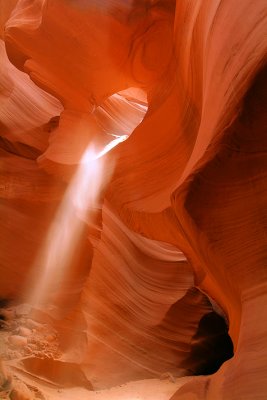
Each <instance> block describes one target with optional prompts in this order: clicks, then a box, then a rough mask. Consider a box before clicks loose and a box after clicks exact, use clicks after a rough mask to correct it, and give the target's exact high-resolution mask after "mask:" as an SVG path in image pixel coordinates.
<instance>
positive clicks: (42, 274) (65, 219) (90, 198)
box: [28, 136, 127, 307]
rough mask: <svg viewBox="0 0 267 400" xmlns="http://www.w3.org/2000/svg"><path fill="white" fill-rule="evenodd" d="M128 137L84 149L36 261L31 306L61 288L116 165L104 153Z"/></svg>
mask: <svg viewBox="0 0 267 400" xmlns="http://www.w3.org/2000/svg"><path fill="white" fill-rule="evenodd" d="M126 139H127V136H120V137H119V138H116V139H114V140H113V141H111V142H110V143H109V144H108V145H107V146H106V147H105V148H104V149H103V150H102V151H100V152H98V153H97V152H96V151H95V150H94V147H93V145H90V146H89V147H88V148H87V149H86V151H85V152H84V154H83V156H82V159H81V161H80V164H79V166H78V168H77V171H76V173H75V175H74V177H73V179H72V181H71V183H70V184H69V187H68V189H67V191H66V193H65V195H64V198H63V200H62V202H61V205H60V206H59V209H58V211H57V214H56V216H55V218H54V221H53V222H52V224H51V227H50V229H49V231H48V234H47V237H46V240H45V243H44V245H43V247H42V249H41V251H40V253H39V256H38V257H37V260H36V262H35V265H34V268H33V271H34V275H35V278H34V282H33V284H32V288H31V289H30V290H28V303H29V304H31V305H32V306H35V307H38V306H41V305H44V304H47V303H50V301H51V295H53V294H55V293H56V292H57V291H59V290H60V286H61V284H62V282H63V278H64V277H65V276H66V274H67V273H68V267H69V266H70V264H71V261H72V260H73V257H74V255H75V249H76V247H77V245H78V242H79V240H80V238H81V234H82V230H83V226H84V221H85V220H86V221H87V222H90V211H91V210H93V209H94V208H96V207H98V202H99V195H100V193H101V190H102V189H103V187H104V186H105V185H106V184H107V181H108V179H109V177H110V176H111V172H112V168H113V166H112V165H110V164H109V165H106V164H105V161H104V157H103V156H104V155H105V154H106V153H108V152H109V151H110V150H111V149H112V148H113V147H115V146H116V145H117V144H119V143H121V142H122V141H124V140H126Z"/></svg>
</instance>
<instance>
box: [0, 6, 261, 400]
mask: <svg viewBox="0 0 267 400" xmlns="http://www.w3.org/2000/svg"><path fill="white" fill-rule="evenodd" d="M16 3H17V4H16ZM0 7H1V20H0V21H1V24H2V26H4V24H5V28H4V29H2V31H1V32H2V37H3V40H2V41H1V53H0V55H1V67H0V68H1V72H2V74H1V76H0V103H1V110H0V130H1V131H0V132H1V134H0V136H1V137H0V139H1V141H0V145H1V161H0V163H1V173H0V179H1V192H0V196H1V205H0V206H1V225H0V229H1V231H0V235H1V238H2V243H3V251H2V256H1V257H2V258H1V264H0V268H1V269H0V272H1V275H2V276H3V279H1V283H0V295H1V297H3V298H5V297H16V296H18V295H19V296H22V293H23V287H24V286H23V285H24V284H25V283H26V280H27V275H28V273H29V272H30V268H31V266H32V264H33V261H34V259H35V254H36V251H37V248H38V246H41V243H42V241H43V240H44V236H45V232H46V230H47V229H48V226H49V223H51V221H52V218H53V216H54V213H55V210H56V207H57V205H58V203H59V201H60V200H61V199H62V196H63V193H64V190H65V188H66V185H67V182H68V181H69V180H70V176H71V175H72V174H73V171H74V170H75V167H76V165H77V163H78V162H79V159H80V157H81V154H82V152H83V151H84V149H85V148H86V146H87V145H88V144H89V143H91V142H93V143H95V144H96V146H97V148H99V149H101V148H103V146H104V145H106V144H107V143H108V142H109V141H110V138H111V136H110V135H112V134H113V135H114V134H118V135H119V136H120V135H124V134H126V135H127V136H128V135H130V134H131V135H130V136H129V138H128V139H127V140H125V141H124V142H123V143H121V144H119V145H118V146H117V147H115V148H114V149H113V150H111V151H110V153H109V155H107V156H105V157H104V158H105V162H106V164H105V165H106V170H107V171H108V170H109V169H110V170H111V162H112V163H115V166H114V171H113V173H112V177H111V179H110V181H109V183H108V184H107V185H106V187H105V190H104V191H103V192H102V193H101V205H99V210H98V214H97V224H96V227H92V226H88V227H87V226H85V228H84V229H85V233H84V237H83V239H82V243H81V251H80V252H77V257H75V259H74V261H73V266H72V271H73V275H72V279H71V281H69V282H67V283H66V285H65V286H64V290H63V289H62V295H60V293H59V296H58V297H59V298H58V301H59V304H60V306H61V307H62V308H63V307H64V306H66V304H68V310H70V309H72V311H73V312H74V314H75V313H76V312H79V315H80V314H82V316H83V320H84V324H85V325H84V326H85V327H86V340H85V342H84V337H83V342H82V345H81V349H80V350H79V351H77V352H76V353H75V352H71V351H70V350H68V351H69V353H68V357H69V359H70V360H71V361H72V362H78V363H79V364H80V365H81V366H82V368H83V370H84V372H85V374H86V376H87V378H88V379H90V380H91V381H92V382H93V381H94V379H95V380H97V381H99V377H100V376H101V379H100V380H101V385H102V386H112V385H115V384H119V383H122V382H125V381H127V380H134V379H139V378H140V379H142V378H145V377H159V376H160V375H161V374H163V373H164V372H170V373H172V374H174V375H175V376H182V375H186V374H192V373H195V372H196V370H197V365H198V362H199V363H200V364H201V362H202V360H194V361H192V365H190V364H188V360H190V359H191V358H190V354H191V351H192V346H193V342H194V338H193V337H194V335H195V334H196V332H197V329H198V325H199V322H200V320H201V319H202V317H203V316H204V315H205V314H208V313H210V312H211V311H212V304H213V307H214V308H216V310H217V311H218V310H219V312H220V313H221V314H222V315H224V317H225V319H226V321H227V323H229V334H230V336H231V339H232V341H233V345H234V351H235V354H234V357H233V358H232V359H231V360H229V361H227V362H226V363H225V364H223V366H222V367H221V368H220V370H219V371H218V372H216V373H215V374H213V375H210V376H206V377H197V378H193V379H192V380H191V381H190V382H188V383H186V384H185V385H183V386H182V388H181V389H179V390H178V392H177V393H176V394H175V395H174V396H173V399H185V400H190V399H192V400H193V399H209V400H214V399H225V400H240V399H241V398H242V399H252V398H253V399H254V398H255V399H256V398H257V399H264V398H265V397H266V393H267V387H266V378H265V377H266V351H265V347H266V333H267V332H266V324H265V316H266V313H267V310H266V304H267V303H266V296H267V294H266V293H267V290H266V289H267V275H266V274H267V273H266V268H265V259H266V254H265V253H266V246H265V241H266V240H265V232H266V212H265V208H266V207H265V203H266V201H265V200H266V199H265V198H266V190H265V186H266V185H265V178H266V177H265V175H266V161H265V160H266V154H265V150H266V149H265V146H266V143H265V142H266V138H265V132H266V128H267V120H266V103H267V102H266V100H267V99H266V92H267V91H266V89H267V88H266V85H267V83H266V82H267V81H266V79H267V78H266V68H265V61H266V48H267V41H266V33H267V32H266V31H267V29H266V27H267V7H266V1H264V0H257V1H255V2H251V1H250V0H243V1H242V2H239V3H238V4H237V2H233V1H232V2H230V1H227V0H214V1H208V0H204V1H190V0H179V1H176V2H175V1H171V0H170V1H169V0H168V1H140V2H139V1H133V2H132V3H131V4H130V2H128V1H126V2H125V1H117V2H111V1H108V0H106V1H103V2H96V1H93V0H92V1H82V0H77V1H68V2H67V1H62V0H34V1H31V2H29V1H26V0H19V1H18V2H10V3H9V4H8V6H7V5H6V3H4V2H0ZM12 10H13V11H12ZM11 11H12V12H11ZM6 53H7V56H8V58H7V56H6ZM29 77H30V78H29ZM129 88H138V90H137V91H134V90H131V91H128V92H127V89H129ZM115 94H116V96H115V97H114V95H115ZM144 94H145V96H144ZM111 96H112V97H111ZM146 107H147V112H146V114H145V111H146ZM144 114H145V116H144ZM143 118H144V119H143ZM142 119H143V120H142ZM138 124H139V125H138ZM137 125H138V126H137ZM136 126H137V127H136ZM135 127H136V128H135ZM43 210H44V211H45V212H43ZM87 237H88V238H89V240H88V241H87ZM16 238H17V239H16ZM87 246H88V247H87ZM14 248H16V249H19V250H18V251H19V253H20V255H21V256H20V262H19V264H18V259H17V254H15V253H14V251H13V249H14ZM89 271H90V272H89ZM73 293H75V296H74V295H73ZM72 295H73V297H72ZM208 299H209V300H208ZM74 309H75V311H74ZM64 316H66V312H65V313H64ZM69 318H70V321H73V320H72V318H73V314H71V317H69ZM64 324H65V325H64ZM58 325H59V329H62V333H61V335H62V342H64V343H65V342H67V338H66V337H64V335H65V336H66V335H67V333H66V332H68V328H66V326H67V325H68V318H66V320H65V321H64V323H63V322H62V324H61V323H58ZM60 325H61V328H60ZM63 325H64V329H63ZM79 329H80V326H79V325H78V326H77V331H78V330H79ZM76 334H77V332H76ZM78 353H79V355H78V356H77V354H78ZM74 354H75V355H74ZM75 357H76V359H75ZM101 385H100V386H101Z"/></svg>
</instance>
